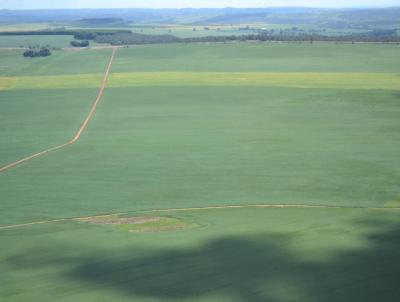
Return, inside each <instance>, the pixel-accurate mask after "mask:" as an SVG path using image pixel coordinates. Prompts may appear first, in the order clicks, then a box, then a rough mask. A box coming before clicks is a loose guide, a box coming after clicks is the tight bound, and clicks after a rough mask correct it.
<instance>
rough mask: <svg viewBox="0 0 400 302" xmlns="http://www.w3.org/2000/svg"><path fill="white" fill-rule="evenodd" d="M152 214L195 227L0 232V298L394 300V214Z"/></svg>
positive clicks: (76, 226) (72, 226) (70, 226)
mask: <svg viewBox="0 0 400 302" xmlns="http://www.w3.org/2000/svg"><path fill="white" fill-rule="evenodd" d="M137 214H140V213H137ZM142 215H143V214H142ZM152 215H154V213H152ZM159 215H162V216H164V215H167V216H173V217H175V218H177V219H180V220H182V221H187V222H195V223H197V224H198V227H196V228H188V229H186V230H180V231H169V232H150V233H146V232H144V233H130V232H128V231H126V230H123V229H120V228H117V227H113V226H106V225H92V224H88V223H83V222H65V223H59V224H54V225H47V226H46V225H44V226H33V227H30V228H25V229H20V230H8V231H1V232H0V239H1V240H2V242H3V243H7V244H4V245H2V249H1V251H0V259H1V262H0V268H1V271H2V274H1V276H0V280H1V281H2V286H1V289H0V295H1V297H2V298H3V300H4V301H18V302H20V301H54V300H57V301H66V302H67V301H74V302H75V301H110V300H113V301H132V300H134V301H227V302H228V301H229V302H231V301H237V302H249V301H250V302H258V301H298V302H303V301H315V302H319V301H328V302H330V301H377V300H379V301H396V300H398V298H399V297H400V295H399V291H398V273H399V270H400V263H399V260H398V255H399V249H400V243H399V241H400V238H399V219H398V215H399V212H398V211H389V210H385V211H373V210H357V209H227V210H203V211H188V212H169V213H159Z"/></svg>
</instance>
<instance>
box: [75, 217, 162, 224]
mask: <svg viewBox="0 0 400 302" xmlns="http://www.w3.org/2000/svg"><path fill="white" fill-rule="evenodd" d="M160 220H161V218H160V217H155V216H142V217H119V216H117V215H111V216H97V217H87V218H80V219H79V221H82V222H88V223H93V224H110V225H124V224H133V225H136V224H145V223H150V222H157V221H160Z"/></svg>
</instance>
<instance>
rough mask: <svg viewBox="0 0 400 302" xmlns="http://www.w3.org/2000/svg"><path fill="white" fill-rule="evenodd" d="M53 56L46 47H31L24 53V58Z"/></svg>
mask: <svg viewBox="0 0 400 302" xmlns="http://www.w3.org/2000/svg"><path fill="white" fill-rule="evenodd" d="M50 55H51V51H50V49H49V48H48V47H46V46H41V47H40V46H35V47H30V48H29V49H27V50H26V51H24V53H23V56H24V57H25V58H27V57H29V58H37V57H48V56H50Z"/></svg>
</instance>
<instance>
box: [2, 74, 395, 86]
mask: <svg viewBox="0 0 400 302" xmlns="http://www.w3.org/2000/svg"><path fill="white" fill-rule="evenodd" d="M100 77H101V75H100V74H79V75H58V76H38V77H0V82H1V83H2V84H1V85H0V90H18V89H60V88H92V87H96V86H97V85H98V84H97V83H98V80H99V78H100ZM161 86H270V87H292V88H306V89H312V88H317V89H318V88H326V89H385V90H400V82H399V75H398V74H397V73H362V72H347V73H345V72H127V73H112V74H110V76H109V81H108V87H161Z"/></svg>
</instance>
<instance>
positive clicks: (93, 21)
mask: <svg viewBox="0 0 400 302" xmlns="http://www.w3.org/2000/svg"><path fill="white" fill-rule="evenodd" d="M74 25H75V26H78V27H125V26H129V24H128V23H127V22H125V20H124V19H122V18H116V17H110V18H87V19H81V20H78V21H76V22H74Z"/></svg>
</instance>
